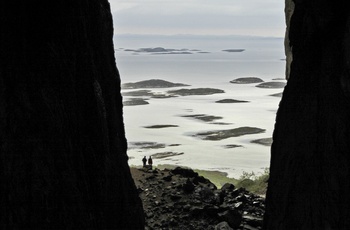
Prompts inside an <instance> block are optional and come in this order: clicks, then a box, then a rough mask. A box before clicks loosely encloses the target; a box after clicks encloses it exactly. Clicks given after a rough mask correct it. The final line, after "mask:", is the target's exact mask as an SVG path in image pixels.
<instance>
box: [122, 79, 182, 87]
mask: <svg viewBox="0 0 350 230" xmlns="http://www.w3.org/2000/svg"><path fill="white" fill-rule="evenodd" d="M182 86H189V85H186V84H182V83H173V82H169V81H165V80H161V79H151V80H145V81H138V82H130V83H125V84H122V89H145V88H171V87H182Z"/></svg>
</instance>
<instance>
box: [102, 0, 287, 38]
mask: <svg viewBox="0 0 350 230" xmlns="http://www.w3.org/2000/svg"><path fill="white" fill-rule="evenodd" d="M109 2H110V4H111V8H112V13H113V19H114V29H115V33H118V34H127V33H129V34H166V35H170V34H204V35H207V34H212V35H231V34H233V35H261V36H278V37H283V36H284V30H285V22H284V0H109Z"/></svg>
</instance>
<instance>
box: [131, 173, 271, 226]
mask: <svg viewBox="0 0 350 230" xmlns="http://www.w3.org/2000/svg"><path fill="white" fill-rule="evenodd" d="M131 172H132V175H133V178H134V181H135V183H136V186H137V188H138V191H139V194H140V198H141V199H142V201H143V207H144V211H145V215H146V228H145V229H247V230H248V229H249V230H253V229H261V227H262V216H263V213H264V207H265V205H264V199H263V198H261V197H259V196H257V195H254V194H252V193H249V192H247V191H246V190H244V189H237V188H235V186H234V185H232V184H225V185H224V186H223V187H222V188H221V189H217V188H216V186H215V185H214V184H213V183H211V182H210V181H209V180H208V179H206V178H204V177H202V176H199V175H198V174H197V173H196V172H194V171H193V170H191V169H184V168H180V167H178V168H175V169H173V170H168V169H165V170H159V169H154V170H149V169H135V168H133V169H131Z"/></svg>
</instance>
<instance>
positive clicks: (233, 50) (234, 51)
mask: <svg viewBox="0 0 350 230" xmlns="http://www.w3.org/2000/svg"><path fill="white" fill-rule="evenodd" d="M244 50H245V49H226V50H222V51H224V52H228V53H239V52H243V51H244Z"/></svg>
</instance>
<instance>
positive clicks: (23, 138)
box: [0, 0, 144, 229]
mask: <svg viewBox="0 0 350 230" xmlns="http://www.w3.org/2000/svg"><path fill="white" fill-rule="evenodd" d="M112 36H113V28H112V18H111V14H110V10H109V4H108V2H107V1H106V0H77V1H67V0H65V1H44V0H34V1H25V0H21V1H16V2H15V3H14V2H12V1H4V2H2V3H1V7H0V181H1V182H0V202H1V203H0V213H1V214H0V228H1V229H143V225H144V218H143V211H142V204H141V201H140V199H139V197H138V196H137V192H136V187H135V185H134V183H133V181H132V178H131V175H130V170H129V167H128V165H127V156H126V140H125V135H124V125H123V119H122V100H121V95H120V86H119V85H120V80H119V74H118V71H117V69H116V65H115V59H114V53H113V44H112Z"/></svg>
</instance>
